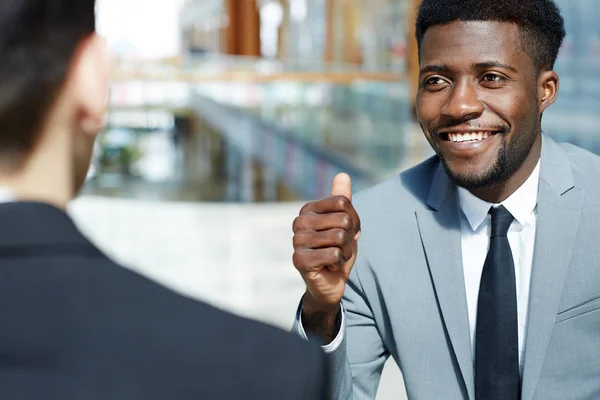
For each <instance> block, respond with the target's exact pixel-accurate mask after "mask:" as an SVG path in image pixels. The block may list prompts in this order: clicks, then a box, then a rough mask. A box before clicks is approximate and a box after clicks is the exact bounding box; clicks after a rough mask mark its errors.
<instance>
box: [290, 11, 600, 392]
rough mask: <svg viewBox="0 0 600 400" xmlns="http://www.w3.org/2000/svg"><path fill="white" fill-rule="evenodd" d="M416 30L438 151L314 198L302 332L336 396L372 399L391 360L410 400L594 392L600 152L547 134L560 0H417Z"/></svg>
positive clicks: (300, 256) (598, 335)
mask: <svg viewBox="0 0 600 400" xmlns="http://www.w3.org/2000/svg"><path fill="white" fill-rule="evenodd" d="M416 32H417V41H418V44H419V63H420V77H419V90H418V95H417V101H416V105H417V107H416V109H417V115H418V121H419V123H420V126H421V128H422V130H423V132H424V134H425V136H426V138H427V139H428V141H429V143H430V144H431V146H432V147H433V149H434V150H435V152H436V156H434V157H432V158H430V159H429V160H427V161H425V162H424V163H422V164H420V165H418V166H416V167H415V168H413V169H411V170H409V171H406V172H404V173H402V174H400V175H399V176H395V177H393V178H391V179H389V180H387V181H385V182H383V183H381V184H379V185H376V186H375V187H373V188H371V189H369V190H366V191H364V192H362V193H359V194H358V195H357V196H355V197H354V199H352V198H351V189H350V182H349V179H348V177H347V176H345V175H341V176H338V177H337V178H336V180H335V184H334V188H333V191H332V197H331V198H328V199H325V200H321V201H316V202H313V203H310V204H308V205H306V206H305V207H304V208H303V209H302V211H301V213H300V216H299V217H298V219H297V220H296V221H295V223H294V231H295V236H294V245H295V254H294V263H295V266H296V268H297V269H298V270H299V271H300V273H301V274H302V276H303V278H304V280H305V281H306V294H305V295H304V298H303V301H302V307H301V308H300V312H299V313H298V314H299V315H298V320H297V325H296V331H297V333H298V334H300V335H303V336H304V335H305V334H308V335H309V336H310V335H313V336H318V337H319V338H320V339H321V340H322V341H324V342H325V343H326V346H325V347H324V349H325V351H326V352H328V353H329V356H330V358H331V361H332V363H333V366H334V370H335V375H334V378H333V382H334V383H333V385H332V386H333V389H334V393H335V396H336V397H337V398H339V399H351V398H353V399H355V400H358V399H373V398H375V393H376V391H377V386H378V384H379V378H380V375H381V371H382V368H383V365H384V363H385V361H386V360H387V359H388V358H389V357H390V356H391V357H393V358H394V360H395V361H396V362H397V363H398V365H399V366H400V369H401V370H402V372H403V375H404V380H405V383H406V390H407V392H408V396H409V398H410V399H411V400H412V399H415V400H416V399H423V400H430V399H452V400H455V399H477V400H517V399H523V400H531V399H536V400H552V399H557V400H558V399H561V400H562V399H569V400H576V399H582V400H583V399H600V346H598V341H599V340H600V322H599V321H600V267H599V266H600V256H599V253H598V238H599V237H600V223H599V221H600V185H599V181H598V175H599V174H600V158H599V157H598V156H596V155H593V154H591V153H589V152H587V151H584V150H582V149H579V148H577V147H574V146H571V145H566V144H558V143H556V142H555V141H553V140H552V139H551V138H550V137H548V136H546V135H544V134H543V133H542V129H541V120H542V115H543V113H544V112H545V110H546V109H547V108H548V107H549V106H551V105H552V103H554V101H555V100H556V97H557V95H558V87H559V78H558V75H557V73H556V72H555V71H554V70H553V68H554V63H555V61H556V58H557V54H558V52H559V49H560V47H561V43H562V41H563V38H564V37H565V29H564V22H563V18H562V16H561V14H560V11H559V9H558V8H557V7H556V5H555V4H554V2H553V1H552V0H423V1H422V3H421V6H420V9H419V13H418V18H417V25H416ZM359 215H360V222H359V218H358V216H359ZM359 232H360V239H358V233H359Z"/></svg>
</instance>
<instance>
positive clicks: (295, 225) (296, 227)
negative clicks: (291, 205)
mask: <svg viewBox="0 0 600 400" xmlns="http://www.w3.org/2000/svg"><path fill="white" fill-rule="evenodd" d="M302 219H303V218H302V217H296V218H295V219H294V223H293V224H292V230H293V231H294V233H296V232H298V231H299V230H301V229H302V226H303V223H302Z"/></svg>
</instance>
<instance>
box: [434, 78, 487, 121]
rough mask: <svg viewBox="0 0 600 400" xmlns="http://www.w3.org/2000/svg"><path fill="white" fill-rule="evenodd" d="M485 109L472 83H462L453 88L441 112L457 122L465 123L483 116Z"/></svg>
mask: <svg viewBox="0 0 600 400" xmlns="http://www.w3.org/2000/svg"><path fill="white" fill-rule="evenodd" d="M483 108H484V107H483V103H482V102H481V101H480V100H479V96H478V93H477V89H476V88H475V87H473V85H472V84H471V83H469V82H466V81H462V82H457V83H456V84H455V85H454V86H453V87H452V90H451V92H450V95H449V97H448V100H447V101H446V103H445V104H444V105H443V106H442V109H441V112H442V114H443V115H446V116H447V117H449V118H452V119H453V120H455V121H460V122H464V121H469V120H471V119H475V118H478V117H479V116H481V114H482V113H483Z"/></svg>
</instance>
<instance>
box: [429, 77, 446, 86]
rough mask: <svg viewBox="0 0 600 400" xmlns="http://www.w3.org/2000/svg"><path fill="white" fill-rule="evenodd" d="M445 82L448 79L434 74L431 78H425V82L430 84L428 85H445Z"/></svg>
mask: <svg viewBox="0 0 600 400" xmlns="http://www.w3.org/2000/svg"><path fill="white" fill-rule="evenodd" d="M445 83H446V81H445V80H444V79H442V78H440V77H439V76H432V77H431V78H427V79H425V82H424V84H425V85H428V86H432V85H443V84H445Z"/></svg>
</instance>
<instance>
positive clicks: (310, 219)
mask: <svg viewBox="0 0 600 400" xmlns="http://www.w3.org/2000/svg"><path fill="white" fill-rule="evenodd" d="M293 229H294V266H295V267H296V269H297V270H298V271H299V272H300V275H302V278H303V279H304V282H305V283H306V293H305V295H304V299H303V304H302V321H303V325H304V329H305V330H306V331H307V332H311V333H314V334H317V335H318V336H320V337H321V338H322V339H323V340H325V341H326V342H330V341H331V340H333V338H335V335H336V334H337V326H336V318H337V315H338V313H339V308H340V302H341V300H342V296H343V295H344V290H345V288H346V282H347V281H348V276H349V275H350V271H351V270H352V267H353V266H354V261H355V260H356V254H357V250H358V245H357V241H358V238H359V236H360V219H359V218H358V214H357V213H356V210H354V207H353V206H352V184H351V181H350V177H349V176H348V175H346V174H339V175H337V176H336V177H335V178H334V180H333V187H332V189H331V197H328V198H326V199H323V200H320V201H315V202H311V203H308V204H306V205H305V206H304V207H303V208H302V210H300V215H299V216H298V217H297V218H296V220H295V221H294V226H293Z"/></svg>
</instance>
